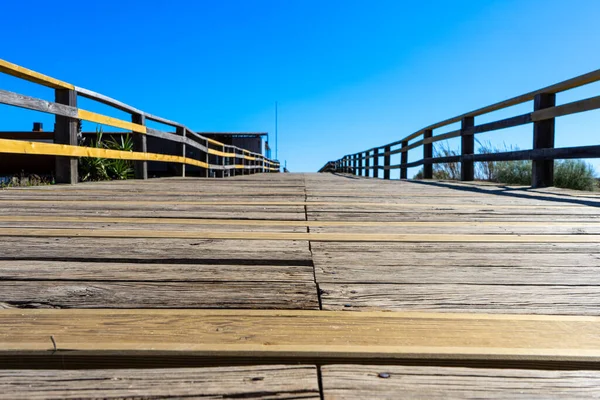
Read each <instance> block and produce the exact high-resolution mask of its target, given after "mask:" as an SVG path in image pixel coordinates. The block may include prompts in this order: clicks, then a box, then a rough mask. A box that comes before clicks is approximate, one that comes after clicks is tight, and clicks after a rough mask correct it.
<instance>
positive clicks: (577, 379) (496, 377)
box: [321, 365, 600, 399]
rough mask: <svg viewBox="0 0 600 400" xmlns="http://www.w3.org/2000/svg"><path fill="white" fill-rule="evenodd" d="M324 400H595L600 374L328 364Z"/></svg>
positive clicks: (323, 370) (323, 373)
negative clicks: (366, 399)
mask: <svg viewBox="0 0 600 400" xmlns="http://www.w3.org/2000/svg"><path fill="white" fill-rule="evenodd" d="M321 376H322V381H323V395H324V396H323V398H324V399H365V398H373V399H374V398H377V399H397V398H398V396H399V394H400V393H401V397H403V398H411V399H412V398H419V399H482V398H485V399H534V398H535V399H538V398H539V399H564V398H569V399H590V398H598V397H600V372H599V371H545V370H524V369H520V370H519V369H490V368H477V369H474V368H455V367H420V366H391V365H380V366H372V365H325V366H323V367H322V368H321Z"/></svg>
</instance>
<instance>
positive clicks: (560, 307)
mask: <svg viewBox="0 0 600 400" xmlns="http://www.w3.org/2000/svg"><path fill="white" fill-rule="evenodd" d="M476 273H477V272H475V271H474V272H473V274H476ZM458 276H460V275H459V274H458V275H457V277H458ZM319 287H320V289H321V301H322V304H323V309H325V310H353V311H361V310H389V311H407V310H428V311H435V312H444V311H445V312H473V313H482V312H484V313H494V312H496V313H515V314H519V313H520V314H523V313H529V314H558V315H600V287H599V286H597V285H591V286H587V285H586V286H583V285H580V286H567V285H531V284H529V285H528V284H518V285H512V284H498V283H496V284H465V283H464V282H461V283H458V284H451V283H444V284H426V283H418V284H362V283H344V284H330V283H320V285H319Z"/></svg>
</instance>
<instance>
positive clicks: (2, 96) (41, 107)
mask: <svg viewBox="0 0 600 400" xmlns="http://www.w3.org/2000/svg"><path fill="white" fill-rule="evenodd" d="M0 61H2V60H0ZM0 103H2V104H8V105H11V106H15V107H21V108H27V109H29V110H35V111H41V112H44V113H48V114H55V115H62V116H65V117H71V118H77V108H76V107H71V106H68V105H64V104H59V103H54V102H51V101H46V100H42V99H38V98H35V97H30V96H25V95H22V94H18V93H13V92H9V91H6V90H2V89H0Z"/></svg>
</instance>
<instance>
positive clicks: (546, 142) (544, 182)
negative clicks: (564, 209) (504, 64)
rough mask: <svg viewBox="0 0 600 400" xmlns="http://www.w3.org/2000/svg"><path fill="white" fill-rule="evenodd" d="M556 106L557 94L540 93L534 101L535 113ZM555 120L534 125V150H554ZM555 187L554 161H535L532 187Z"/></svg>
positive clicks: (547, 120)
mask: <svg viewBox="0 0 600 400" xmlns="http://www.w3.org/2000/svg"><path fill="white" fill-rule="evenodd" d="M555 105H556V94H554V93H540V94H538V95H536V96H535V98H534V100H533V109H534V111H538V110H542V109H544V108H549V107H554V106H555ZM554 126H555V123H554V118H550V119H545V120H543V121H537V122H534V123H533V150H536V149H552V148H554ZM552 185H554V160H533V163H532V174H531V186H533V187H534V188H538V187H547V186H552Z"/></svg>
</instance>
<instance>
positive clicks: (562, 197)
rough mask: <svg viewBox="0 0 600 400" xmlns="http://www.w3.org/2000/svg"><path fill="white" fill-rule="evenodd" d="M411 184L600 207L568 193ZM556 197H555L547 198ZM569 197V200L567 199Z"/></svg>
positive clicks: (592, 201)
mask: <svg viewBox="0 0 600 400" xmlns="http://www.w3.org/2000/svg"><path fill="white" fill-rule="evenodd" d="M411 182H413V183H417V184H421V185H429V186H436V187H443V188H449V189H455V190H462V191H465V192H471V193H481V194H494V195H498V196H507V197H514V198H519V199H535V200H543V201H555V202H558V203H571V204H577V205H582V206H590V207H600V201H599V200H587V199H581V198H576V197H575V196H573V195H571V194H568V193H548V192H544V196H536V193H537V192H536V191H535V190H534V189H531V188H511V187H507V186H499V187H500V189H497V190H494V189H482V188H481V187H476V186H468V183H464V182H461V183H460V184H455V183H452V182H428V181H422V180H411ZM549 196H556V197H554V198H553V197H549ZM568 197H570V198H568Z"/></svg>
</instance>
